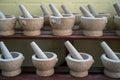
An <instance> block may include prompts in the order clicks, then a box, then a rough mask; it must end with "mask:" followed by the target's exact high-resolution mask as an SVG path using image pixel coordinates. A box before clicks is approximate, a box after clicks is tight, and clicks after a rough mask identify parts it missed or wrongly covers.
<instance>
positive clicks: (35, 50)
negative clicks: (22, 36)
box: [31, 41, 48, 59]
mask: <svg viewBox="0 0 120 80" xmlns="http://www.w3.org/2000/svg"><path fill="white" fill-rule="evenodd" d="M31 47H32V48H33V50H34V52H35V54H36V55H37V57H38V58H40V59H48V57H47V56H46V55H45V54H44V52H43V51H42V50H41V49H40V48H39V47H38V45H37V44H36V43H35V42H34V41H33V42H31Z"/></svg>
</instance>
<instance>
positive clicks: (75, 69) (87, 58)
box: [65, 52, 94, 77]
mask: <svg viewBox="0 0 120 80" xmlns="http://www.w3.org/2000/svg"><path fill="white" fill-rule="evenodd" d="M80 54H81V56H82V57H83V58H84V60H78V59H74V58H72V57H71V55H70V54H69V55H67V57H66V58H65V59H66V62H67V65H68V67H69V69H70V74H71V75H72V76H74V77H85V76H87V75H88V70H89V68H90V67H91V66H92V64H93V62H94V60H93V58H92V56H91V55H89V54H86V53H81V52H80Z"/></svg>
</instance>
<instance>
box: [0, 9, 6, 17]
mask: <svg viewBox="0 0 120 80" xmlns="http://www.w3.org/2000/svg"><path fill="white" fill-rule="evenodd" d="M0 19H6V16H5V15H4V14H3V12H1V11H0Z"/></svg>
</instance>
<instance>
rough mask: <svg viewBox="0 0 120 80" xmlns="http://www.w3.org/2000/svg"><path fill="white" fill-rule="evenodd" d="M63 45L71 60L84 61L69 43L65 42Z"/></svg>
mask: <svg viewBox="0 0 120 80" xmlns="http://www.w3.org/2000/svg"><path fill="white" fill-rule="evenodd" d="M64 44H65V46H66V48H67V50H68V51H69V53H70V54H71V56H72V57H73V58H75V59H79V60H84V59H83V57H82V56H81V55H80V54H79V52H78V51H77V50H76V49H75V48H74V47H73V45H72V44H71V43H70V42H69V41H66V42H65V43H64Z"/></svg>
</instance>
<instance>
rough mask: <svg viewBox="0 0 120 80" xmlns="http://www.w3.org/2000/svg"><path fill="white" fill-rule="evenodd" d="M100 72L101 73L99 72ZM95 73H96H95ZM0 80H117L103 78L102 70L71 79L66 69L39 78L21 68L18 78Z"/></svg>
mask: <svg viewBox="0 0 120 80" xmlns="http://www.w3.org/2000/svg"><path fill="white" fill-rule="evenodd" d="M99 70H100V71H101V70H102V73H101V72H99ZM96 71H97V72H96ZM0 80H119V79H113V78H109V77H107V76H105V75H104V74H103V68H93V69H91V70H90V71H89V75H88V76H86V77H82V78H77V77H73V76H71V75H70V74H69V69H68V68H67V67H58V68H55V73H54V74H53V75H52V76H50V77H40V76H38V75H36V72H35V68H34V67H22V73H21V74H20V75H18V76H15V77H11V78H7V77H3V76H1V75H0Z"/></svg>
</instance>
